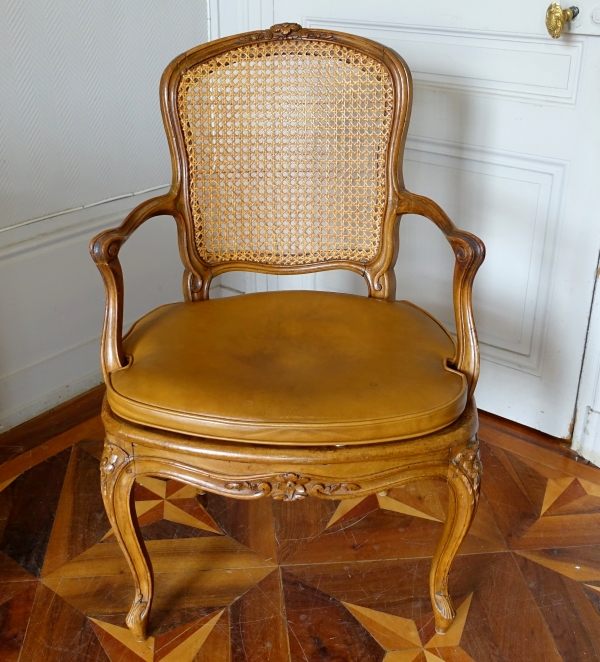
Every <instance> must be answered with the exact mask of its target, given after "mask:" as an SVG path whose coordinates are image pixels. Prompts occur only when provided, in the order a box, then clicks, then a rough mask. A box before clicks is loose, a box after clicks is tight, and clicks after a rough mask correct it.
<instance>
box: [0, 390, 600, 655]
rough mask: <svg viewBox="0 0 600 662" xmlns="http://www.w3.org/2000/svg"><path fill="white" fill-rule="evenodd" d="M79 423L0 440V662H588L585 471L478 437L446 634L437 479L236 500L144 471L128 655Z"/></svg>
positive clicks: (124, 588)
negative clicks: (152, 584)
mask: <svg viewBox="0 0 600 662" xmlns="http://www.w3.org/2000/svg"><path fill="white" fill-rule="evenodd" d="M96 404H97V403H94V407H95V406H96ZM95 411H97V409H96V410H94V409H93V408H91V407H90V406H88V408H87V409H85V408H84V409H83V410H82V409H81V408H80V409H79V410H78V411H77V413H76V414H73V415H72V416H71V418H69V416H67V414H68V412H67V414H65V416H67V418H66V421H64V420H63V421H62V423H61V421H60V420H58V419H57V418H56V416H55V418H54V419H52V421H50V423H49V425H48V430H46V432H44V429H43V425H42V423H40V424H39V425H38V428H37V431H36V433H35V434H34V435H33V437H36V435H37V436H38V437H39V436H40V434H41V436H42V438H43V440H42V441H43V443H40V442H39V439H38V441H37V442H36V443H34V441H32V439H31V427H30V428H26V426H25V428H24V431H23V432H22V433H21V438H19V431H18V430H17V431H11V432H10V433H7V434H6V435H4V436H3V437H2V438H0V460H1V461H2V462H3V464H2V465H1V466H0V660H2V662H13V661H15V662H16V661H17V660H20V661H21V662H34V661H35V662H38V661H39V662H41V661H44V662H48V661H52V662H54V661H56V662H70V661H73V662H92V661H93V662H100V661H102V662H108V661H110V662H139V661H140V660H143V661H146V662H158V661H159V660H161V661H163V662H255V661H256V662H258V661H261V662H284V661H288V660H291V661H293V662H384V661H385V662H433V661H434V660H444V661H446V662H467V661H470V660H474V661H475V662H491V661H498V662H499V661H503V662H504V661H506V662H525V661H527V662H537V661H540V662H542V661H543V662H554V661H556V662H558V661H560V660H564V661H569V662H583V661H588V660H589V661H592V660H600V470H598V469H596V468H594V467H591V466H586V465H584V464H582V463H579V462H576V461H575V460H574V459H573V458H572V457H570V456H569V454H568V453H563V454H560V453H557V452H554V451H553V450H552V449H549V448H546V447H542V446H540V445H536V444H533V443H529V442H528V441H524V440H523V439H521V438H519V437H518V436H516V435H515V434H514V433H512V432H511V431H510V430H508V431H502V430H500V429H498V428H496V427H492V426H489V425H483V426H482V434H481V436H482V455H483V461H484V472H485V473H484V479H483V485H482V489H483V497H482V499H481V502H480V506H479V510H478V513H477V518H476V521H475V523H474V525H473V527H472V529H471V532H470V533H469V535H468V537H467V539H466V541H465V543H464V544H463V546H462V548H461V550H460V554H459V557H458V558H457V561H456V564H455V567H454V569H453V572H452V575H451V585H450V589H451V593H452V595H453V596H454V600H455V605H456V606H457V607H458V617H457V619H456V622H455V623H454V624H453V626H452V627H451V629H450V631H449V632H448V634H446V635H445V636H440V635H436V634H435V631H434V629H433V618H432V612H431V606H430V604H429V598H428V595H427V574H428V570H429V564H430V559H431V556H432V553H433V550H434V546H435V543H436V541H437V538H438V536H439V534H440V531H441V527H442V521H443V519H444V510H445V486H444V485H441V484H436V483H431V482H429V483H428V482H423V483H416V484H414V485H412V486H410V487H408V488H402V489H395V490H392V491H391V492H390V493H389V494H388V495H387V496H385V497H381V496H379V497H377V496H373V497H368V498H363V499H354V500H350V501H343V502H328V501H321V500H316V499H315V500H312V499H309V500H305V501H300V502H292V503H286V502H281V501H271V500H266V499H264V500H261V501H255V502H243V501H234V500H228V499H224V498H222V497H218V496H214V495H210V494H198V493H197V491H196V489H195V488H190V487H186V486H185V485H183V484H181V483H178V482H176V481H166V482H165V481H161V480H157V479H151V478H146V479H144V480H140V482H139V484H138V485H137V487H136V493H135V500H136V508H137V513H138V517H139V521H140V525H141V526H142V531H143V532H144V534H145V537H146V539H147V540H148V547H149V550H150V554H151V556H152V558H153V562H154V567H155V572H156V598H155V603H154V610H153V613H152V618H151V628H150V629H151V635H152V636H151V637H150V638H149V639H148V641H147V642H145V643H143V644H140V643H138V642H136V641H134V640H133V638H132V637H131V636H130V634H129V632H128V630H127V629H126V628H125V623H124V616H125V613H126V611H127V609H128V605H129V601H130V599H131V596H132V581H131V578H130V574H129V570H128V568H127V566H126V564H125V561H124V559H123V557H122V556H121V553H120V551H119V548H118V546H117V544H116V543H115V541H114V537H113V536H112V534H111V530H110V526H109V524H108V521H107V518H106V515H105V513H104V510H103V507H102V501H101V498H100V490H99V471H98V467H99V460H100V454H101V446H102V442H101V438H102V426H101V424H100V421H99V418H98V417H90V414H91V413H93V412H95ZM67 427H68V429H66V428H67ZM28 431H29V432H28ZM26 433H27V434H26ZM28 434H29V436H28ZM49 435H50V436H49ZM2 442H4V443H3V444H2Z"/></svg>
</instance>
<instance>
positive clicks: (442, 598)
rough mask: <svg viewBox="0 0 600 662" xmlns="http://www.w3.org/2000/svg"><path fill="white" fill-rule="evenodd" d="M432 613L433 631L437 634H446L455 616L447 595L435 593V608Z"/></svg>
mask: <svg viewBox="0 0 600 662" xmlns="http://www.w3.org/2000/svg"><path fill="white" fill-rule="evenodd" d="M433 615H434V617H435V631H436V632H437V633H438V634H446V632H447V631H448V628H449V627H450V626H451V625H452V622H453V621H454V618H455V616H456V612H455V611H454V607H453V606H452V600H450V596H449V595H447V594H444V593H436V594H435V609H434V614H433Z"/></svg>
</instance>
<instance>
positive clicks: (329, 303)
mask: <svg viewBox="0 0 600 662" xmlns="http://www.w3.org/2000/svg"><path fill="white" fill-rule="evenodd" d="M124 347H125V353H126V354H127V355H129V356H130V360H131V362H130V364H129V365H128V366H127V367H125V368H123V369H121V370H117V371H115V372H113V373H112V374H111V375H110V379H109V382H110V383H109V388H108V401H109V404H110V406H111V408H112V409H113V411H114V412H115V413H116V414H117V415H119V416H121V417H123V418H125V419H128V420H130V421H133V422H137V423H141V424H144V425H148V426H152V427H158V428H162V429H165V430H173V431H176V432H185V433H189V434H193V435H201V436H206V437H213V438H224V439H232V440H240V441H252V442H262V443H270V442H279V443H287V444H292V443H305V444H306V443H308V444H326V443H337V444H339V443H358V442H371V441H381V440H387V439H399V438H403V437H411V436H416V435H422V434H426V433H428V432H433V431H435V430H438V429H440V428H442V427H445V426H446V425H449V424H450V423H452V422H453V421H455V420H456V419H457V418H458V417H459V416H460V414H461V413H462V411H463V410H464V408H465V405H466V400H467V387H466V380H465V378H464V376H463V375H461V374H459V373H457V372H454V371H452V370H449V369H448V368H446V367H445V360H446V359H447V358H452V356H453V354H454V343H453V340H452V338H451V337H450V336H449V335H448V333H447V332H446V331H445V330H444V328H443V327H442V326H441V325H440V324H438V323H437V322H436V321H435V320H434V319H433V318H432V317H430V316H429V315H427V314H426V313H425V312H423V311H422V310H420V309H419V308H416V307H415V306H413V305H412V304H410V303H407V302H402V301H400V302H388V301H378V300H375V299H369V298H366V297H359V296H352V295H347V294H333V293H329V292H267V293H261V294H248V295H245V296H238V297H231V298H227V299H217V300H214V301H203V302H198V303H175V304H170V305H167V306H163V307H162V308H158V309H156V310H154V311H153V312H151V313H149V314H148V315H146V316H145V317H143V318H142V319H141V320H140V321H139V322H137V324H136V325H135V326H134V328H133V329H132V331H131V332H130V333H129V335H128V336H127V338H126V339H125V342H124Z"/></svg>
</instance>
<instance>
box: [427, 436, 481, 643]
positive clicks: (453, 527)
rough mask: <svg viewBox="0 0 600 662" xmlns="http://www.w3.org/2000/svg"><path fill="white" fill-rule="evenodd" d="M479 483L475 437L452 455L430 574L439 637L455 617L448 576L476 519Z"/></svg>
mask: <svg viewBox="0 0 600 662" xmlns="http://www.w3.org/2000/svg"><path fill="white" fill-rule="evenodd" d="M480 481H481V460H480V457H479V442H478V441H477V438H476V437H474V438H473V439H471V441H470V442H469V444H468V445H467V446H466V447H464V448H462V449H461V450H460V451H458V452H455V453H454V454H453V456H452V457H451V459H450V464H449V466H448V491H449V500H448V514H447V516H446V524H445V526H444V530H443V532H442V537H441V539H440V541H439V543H438V546H437V549H436V552H435V556H434V557H433V563H432V565H431V573H430V575H429V592H430V595H431V602H432V604H433V613H434V617H435V629H436V632H438V633H439V634H444V633H445V632H446V631H447V630H448V628H449V627H450V625H451V624H452V622H453V621H454V617H455V616H456V612H455V611H454V607H453V606H452V601H451V599H450V595H449V593H448V573H449V572H450V568H451V566H452V563H453V561H454V558H455V556H456V553H457V552H458V548H459V547H460V545H461V543H462V541H463V540H464V537H465V536H466V535H467V532H468V530H469V527H470V526H471V522H472V521H473V517H474V516H475V511H476V509H477V502H478V501H479V485H480Z"/></svg>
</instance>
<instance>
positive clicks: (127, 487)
mask: <svg viewBox="0 0 600 662" xmlns="http://www.w3.org/2000/svg"><path fill="white" fill-rule="evenodd" d="M273 39H302V40H314V41H321V42H322V41H327V42H328V43H332V42H333V43H338V44H340V45H343V46H348V47H350V48H353V49H356V50H358V51H361V52H363V53H366V54H368V55H370V56H371V57H373V58H374V59H376V60H379V61H380V62H382V63H384V64H385V66H386V67H387V69H388V71H389V72H390V75H391V78H392V82H393V86H394V100H395V101H394V114H393V119H392V129H391V134H390V140H389V144H388V150H387V157H386V190H387V196H386V209H385V214H384V219H383V224H382V239H381V242H380V249H379V252H378V254H377V255H376V256H375V258H374V259H373V260H371V261H370V262H368V263H358V262H353V261H350V260H332V261H327V262H320V263H313V264H302V265H287V266H283V265H272V264H262V263H254V262H240V261H230V262H220V263H215V264H208V263H207V262H205V261H204V260H202V259H201V258H200V256H199V255H198V252H197V250H196V247H195V245H194V238H193V225H192V220H191V211H190V203H189V173H188V165H187V161H186V150H185V145H184V142H183V134H182V130H181V126H180V122H179V117H178V114H177V89H178V83H179V80H180V77H181V74H182V72H184V71H185V70H187V69H188V68H189V67H191V66H194V65H196V64H198V63H200V62H202V61H203V60H205V59H209V58H212V57H214V56H216V55H218V54H221V53H224V52H226V51H229V50H231V49H233V48H236V47H239V46H242V45H244V44H247V43H252V42H261V41H270V40H273ZM410 108H411V76H410V71H409V70H408V67H407V66H406V64H405V63H404V61H403V60H402V59H401V58H400V57H399V56H398V55H397V54H396V53H394V51H392V50H390V49H388V48H385V47H383V46H382V45H381V44H377V43H376V42H372V41H370V40H367V39H364V38H362V37H356V36H353V35H347V34H343V33H338V32H332V31H324V30H316V29H302V28H301V27H300V26H299V25H297V24H293V23H292V24H289V23H284V24H280V25H276V26H273V27H272V28H271V29H269V30H263V31H258V32H250V33H245V34H242V35H235V36H233V37H226V38H224V39H220V40H217V41H214V42H210V43H208V44H205V45H202V46H200V47H198V48H195V49H193V50H191V51H188V52H186V53H184V54H182V55H181V56H179V57H178V58H176V59H175V60H174V61H173V62H172V63H171V64H170V65H169V67H168V68H167V69H166V71H165V73H164V74H163V77H162V80H161V109H162V114H163V120H164V123H165V127H166V132H167V137H168V141H169V147H170V152H171V160H172V166H173V182H172V185H171V189H170V191H169V192H168V193H167V194H165V195H162V196H159V197H156V198H153V199H151V200H148V201H146V202H144V203H142V204H140V205H139V206H138V207H137V208H135V209H134V210H133V211H132V212H131V213H130V214H129V215H128V216H127V218H126V219H125V220H124V222H123V223H122V224H121V226H120V227H118V228H116V229H113V230H107V231H105V232H102V233H101V234H100V235H98V236H97V237H96V238H95V239H93V240H92V242H91V245H90V252H91V254H92V257H93V259H94V261H95V262H96V265H97V266H98V269H99V270H100V273H101V275H102V277H103V280H104V284H105V288H106V310H105V318H104V328H103V334H102V342H101V364H102V370H103V374H104V377H105V379H106V380H108V378H109V376H110V374H111V373H112V372H113V371H114V370H118V369H119V368H122V367H124V366H125V365H126V364H127V359H126V357H125V355H124V352H123V296H124V287H123V273H122V269H121V265H120V263H119V257H118V255H119V251H120V249H121V246H122V245H123V244H124V243H125V241H127V239H129V237H130V236H131V235H132V234H133V232H134V231H135V230H136V229H137V228H138V227H139V226H140V225H141V224H142V223H144V222H145V221H147V220H148V219H150V218H152V217H154V216H159V215H171V216H173V217H174V218H175V221H176V223H177V227H178V238H179V248H180V255H181V258H182V261H183V264H184V267H185V270H184V278H183V290H184V297H185V300H186V301H188V302H201V301H202V300H206V299H208V298H209V288H210V283H211V280H212V279H213V278H214V277H215V276H216V275H218V274H220V273H224V272H226V271H231V270H251V271H259V272H263V273H277V274H282V273H283V274H285V273H287V274H297V273H305V272H312V271H321V270H327V269H340V268H343V269H349V270H352V271H355V272H357V273H360V274H361V275H362V276H363V277H364V278H365V280H366V282H367V285H368V293H369V296H371V297H375V298H381V299H390V300H391V299H393V298H394V294H395V281H394V270H393V267H394V264H395V260H396V256H397V252H398V229H399V221H400V219H401V217H402V215H403V214H418V215H422V216H424V217H426V218H428V219H429V220H431V221H432V222H433V223H435V224H436V225H437V227H438V228H439V229H440V230H441V231H442V232H443V233H444V235H445V236H446V239H447V240H448V242H449V243H450V245H451V247H452V249H453V251H454V255H455V260H456V261H455V269H454V281H453V299H454V310H455V319H456V329H457V343H456V354H455V356H454V358H453V359H452V360H451V361H448V365H449V367H451V368H453V369H455V370H458V371H459V372H462V373H463V374H464V375H465V377H466V379H467V383H468V389H469V401H468V404H467V407H466V409H465V411H464V412H463V414H462V415H461V416H460V417H459V419H458V420H457V421H455V423H453V424H452V425H450V426H448V427H446V428H444V429H443V430H440V431H438V432H435V433H433V434H429V435H426V436H421V437H418V438H414V439H408V440H402V441H391V442H385V443H372V444H358V445H353V444H347V445H343V446H342V447H337V446H336V445H335V444H333V443H332V444H331V445H328V446H316V445H313V446H310V445H302V446H293V445H281V444H263V443H261V444H252V443H248V442H233V441H221V440H219V441H217V440H213V439H207V438H201V437H194V436H191V435H185V434H175V433H172V432H166V431H163V430H159V429H152V428H150V427H144V426H141V425H137V424H133V423H130V422H128V421H125V420H123V419H121V418H119V417H117V416H116V415H115V414H114V413H113V412H112V411H111V410H110V407H109V405H108V403H107V402H106V401H105V404H104V407H103V412H102V416H103V421H104V424H105V427H106V440H105V447H104V454H103V457H102V463H101V483H102V496H103V499H104V504H105V507H106V511H107V513H108V517H109V520H110V523H111V525H112V527H113V529H114V532H115V536H116V539H117V540H118V542H119V544H120V546H121V549H122V551H123V553H124V555H125V557H126V559H127V561H128V563H129V566H130V568H131V571H132V574H133V577H134V580H135V598H134V601H133V604H132V607H131V610H130V611H129V614H128V616H127V619H126V620H127V625H128V627H129V628H130V629H131V631H132V632H133V633H134V634H135V636H136V637H137V638H138V639H139V640H144V639H145V638H146V637H147V624H148V618H149V614H150V607H151V604H152V596H153V574H152V566H151V563H150V558H149V556H148V553H147V550H146V547H145V544H144V541H143V538H142V536H141V533H140V531H139V527H138V526H137V520H136V517H135V508H134V504H133V497H132V487H133V485H134V481H135V479H136V477H137V476H140V475H151V476H157V477H162V478H174V479H177V480H180V481H183V482H185V483H189V484H192V485H195V486H196V487H198V488H200V489H202V490H206V491H210V492H214V493H217V494H221V495H224V496H230V497H234V498H240V499H257V498H261V497H264V496H271V497H272V498H274V499H283V500H286V501H293V500H297V499H302V498H304V497H306V496H315V497H319V498H325V499H344V498H353V497H357V496H367V495H369V494H375V493H384V492H387V491H388V490H389V489H391V488H393V487H396V486H399V485H402V484H406V483H409V482H412V481H415V480H422V479H428V478H434V479H439V480H443V481H447V483H448V486H449V494H450V499H449V507H448V515H447V519H446V523H445V526H444V530H443V533H442V536H441V539H440V542H439V544H438V547H437V551H436V553H435V556H434V558H433V562H432V567H431V574H430V594H431V600H432V605H433V609H434V616H435V623H436V630H437V631H438V632H440V633H444V632H446V631H447V629H448V627H449V626H450V624H451V623H452V621H453V619H454V616H455V612H454V609H453V607H452V602H451V600H450V597H449V594H448V573H449V570H450V566H451V564H452V562H453V560H454V557H455V555H456V553H457V551H458V548H459V546H460V544H461V542H462V540H463V538H464V536H465V535H466V533H467V531H468V529H469V526H470V524H471V521H472V519H473V516H474V514H475V509H476V506H477V501H478V497H479V485H480V476H481V462H480V458H479V450H478V440H477V427H478V424H477V412H476V408H475V403H474V400H473V397H472V396H473V391H474V389H475V385H476V383H477V378H478V374H479V348H478V342H477V333H476V330H475V324H474V319H473V311H472V284H473V279H474V277H475V274H476V272H477V270H478V268H479V266H480V265H481V263H482V261H483V259H484V255H485V248H484V245H483V243H482V242H481V241H480V240H479V239H478V238H477V237H475V236H474V235H472V234H470V233H468V232H464V231H461V230H458V229H457V228H456V227H455V226H454V224H453V223H452V221H451V220H450V219H449V218H448V216H447V215H446V214H445V213H444V212H443V211H442V209H441V208H440V207H439V206H438V205H437V204H435V203H434V202H433V201H431V200H429V199H428V198H425V197H423V196H419V195H415V194H413V193H410V192H409V191H407V190H406V189H405V188H404V182H403V177H402V156H403V150H404V143H405V140H406V133H407V128H408V120H409V116H410ZM374 341H375V342H376V339H374Z"/></svg>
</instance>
